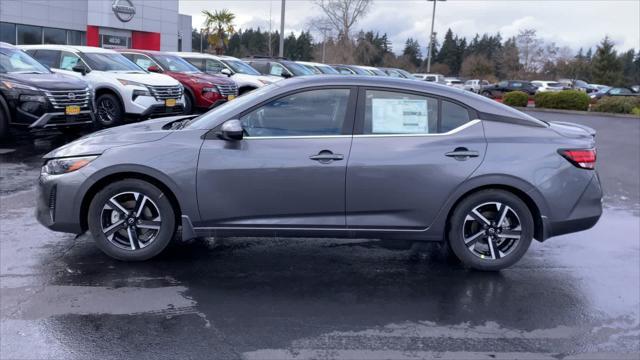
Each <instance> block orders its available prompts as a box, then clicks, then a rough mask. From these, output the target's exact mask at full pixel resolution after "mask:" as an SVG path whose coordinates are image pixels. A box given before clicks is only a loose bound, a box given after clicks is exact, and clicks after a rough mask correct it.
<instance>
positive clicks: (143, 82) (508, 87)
mask: <svg viewBox="0 0 640 360" xmlns="http://www.w3.org/2000/svg"><path fill="white" fill-rule="evenodd" d="M308 75H359V76H387V77H395V78H400V79H406V80H411V81H430V82H434V83H441V84H446V85H449V86H452V87H456V88H460V89H465V90H469V91H473V92H476V93H479V94H482V95H485V96H488V97H492V98H498V97H501V96H502V94H504V93H505V92H509V91H515V90H520V91H524V92H526V93H528V94H530V95H534V94H535V93H537V92H542V91H560V90H563V89H568V88H581V89H582V88H584V89H585V90H584V91H586V92H588V93H591V96H592V97H601V96H607V95H618V94H620V95H633V94H637V90H634V89H631V88H630V89H625V88H608V87H601V88H598V90H597V91H596V90H594V89H595V88H592V87H589V88H587V87H584V86H583V84H582V83H584V82H580V81H573V82H571V81H570V82H569V83H564V82H562V81H558V82H549V81H533V82H528V81H519V80H510V81H501V82H499V83H497V84H489V82H487V81H486V80H479V79H472V80H467V81H466V82H462V81H461V80H459V79H457V78H445V77H444V76H442V75H440V74H411V73H409V72H407V71H405V70H403V69H397V68H376V67H371V66H359V65H348V64H331V65H328V64H322V63H315V62H304V61H291V60H288V59H283V58H272V57H251V58H245V59H238V58H234V57H231V56H217V55H212V54H203V53H191V52H173V53H172V52H160V51H148V50H136V49H121V50H117V51H116V50H110V49H103V48H99V47H89V46H71V45H22V46H19V47H16V46H13V45H10V44H6V43H0V137H5V136H7V135H8V133H9V129H10V127H11V126H23V127H28V128H31V129H41V128H50V127H57V128H60V129H62V130H63V131H66V130H75V129H77V128H78V127H77V125H89V124H91V125H94V126H96V127H98V128H102V127H110V126H115V125H119V124H121V123H123V122H124V121H125V120H132V119H133V120H139V119H146V118H150V117H160V116H169V115H176V114H191V113H193V112H202V111H207V110H208V109H211V108H214V107H216V106H218V105H220V104H222V103H224V102H227V101H230V100H233V99H234V98H235V97H237V96H240V95H242V94H244V93H247V92H249V91H252V90H254V89H256V88H259V87H262V86H265V85H269V84H272V83H274V82H277V81H280V80H283V79H285V78H290V77H294V76H308ZM585 84H586V83H585ZM587 85H588V84H587Z"/></svg>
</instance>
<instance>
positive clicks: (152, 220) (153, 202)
mask: <svg viewBox="0 0 640 360" xmlns="http://www.w3.org/2000/svg"><path fill="white" fill-rule="evenodd" d="M134 193H138V194H139V196H138V198H137V199H142V196H146V197H147V198H146V199H145V200H140V203H142V211H140V212H138V213H140V216H139V217H135V216H132V215H134V213H136V207H138V204H139V203H138V202H137V201H136V200H133V199H134V197H135V196H134ZM112 198H115V200H116V202H117V203H118V204H120V205H121V206H122V207H123V210H127V211H128V215H124V213H123V212H122V210H117V209H116V208H117V206H113V205H110V206H109V207H108V208H110V209H107V207H106V205H107V204H111V201H110V200H111V199H112ZM127 199H131V200H130V201H126V200H127ZM149 200H150V201H149ZM154 207H155V210H154ZM113 212H115V213H116V215H113ZM156 215H157V216H156ZM131 217H133V218H134V220H133V221H131V222H129V220H130V218H131ZM120 220H122V221H123V224H124V225H125V227H122V226H121V225H117V226H115V227H114V229H118V230H117V231H116V232H114V233H113V235H111V236H108V235H107V234H105V232H104V230H103V229H105V226H106V229H109V228H110V227H111V226H114V225H116V224H117V223H119V222H120ZM88 224H89V230H90V231H91V234H92V235H93V238H94V240H95V242H96V245H97V246H98V247H99V248H100V250H102V251H103V252H104V253H105V254H107V255H109V256H111V257H113V258H115V259H118V260H123V261H143V260H148V259H150V258H152V257H154V256H156V255H158V254H159V253H160V252H162V251H163V250H164V249H165V248H166V247H167V245H169V243H170V242H171V240H172V239H173V238H174V236H175V233H176V227H177V226H176V212H175V210H174V209H173V206H172V205H171V202H170V201H169V199H168V198H167V196H166V194H164V193H163V192H162V190H160V189H158V188H157V187H156V186H154V185H153V184H150V183H148V182H146V181H143V180H138V179H125V180H121V181H117V182H114V183H112V184H109V185H107V186H106V187H105V188H104V189H102V190H100V191H99V192H98V193H97V194H96V195H95V196H94V197H93V199H92V200H91V204H90V205H89V212H88ZM127 224H133V225H131V226H129V227H127V226H126V225H127ZM150 226H154V227H156V226H157V229H155V228H154V229H151V228H149V227H150ZM143 227H146V228H143ZM130 231H132V232H130ZM132 234H135V235H134V239H135V240H132ZM152 234H154V235H153V236H152ZM145 237H146V241H147V242H145Z"/></svg>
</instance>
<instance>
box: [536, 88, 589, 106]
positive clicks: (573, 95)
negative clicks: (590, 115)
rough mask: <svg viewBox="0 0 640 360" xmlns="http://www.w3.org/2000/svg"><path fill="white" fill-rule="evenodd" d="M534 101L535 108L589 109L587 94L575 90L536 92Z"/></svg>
mask: <svg viewBox="0 0 640 360" xmlns="http://www.w3.org/2000/svg"><path fill="white" fill-rule="evenodd" d="M535 102H536V107H537V108H547V109H564V110H582V111H586V110H589V96H588V95H587V94H586V93H583V92H582V91H577V90H563V91H560V92H554V93H550V92H546V93H538V94H536V97H535Z"/></svg>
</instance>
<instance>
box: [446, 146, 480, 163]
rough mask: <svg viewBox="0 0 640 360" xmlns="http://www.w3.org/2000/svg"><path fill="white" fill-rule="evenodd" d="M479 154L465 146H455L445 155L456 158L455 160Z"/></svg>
mask: <svg viewBox="0 0 640 360" xmlns="http://www.w3.org/2000/svg"><path fill="white" fill-rule="evenodd" d="M479 155H480V154H479V153H478V152H477V151H475V150H469V149H467V148H456V149H455V150H453V151H449V152H448V153H446V154H445V156H448V157H452V158H456V159H457V160H466V159H467V158H471V157H478V156H479Z"/></svg>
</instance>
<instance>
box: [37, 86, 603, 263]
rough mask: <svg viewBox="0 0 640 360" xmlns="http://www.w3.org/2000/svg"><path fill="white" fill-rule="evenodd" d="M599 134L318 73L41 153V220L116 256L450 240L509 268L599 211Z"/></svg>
mask: <svg viewBox="0 0 640 360" xmlns="http://www.w3.org/2000/svg"><path fill="white" fill-rule="evenodd" d="M594 137H595V132H594V131H593V130H592V129H590V128H587V127H584V126H581V125H574V124H569V123H546V122H543V121H540V120H537V119H535V118H533V117H531V116H529V115H526V114H524V113H521V112H519V111H517V110H514V109H512V108H509V107H507V106H504V105H502V104H499V103H497V102H495V101H491V100H489V99H486V98H484V97H482V96H479V95H475V94H472V93H469V92H463V91H460V90H458V89H452V88H449V87H445V86H440V85H434V84H429V83H427V82H419V81H406V80H402V79H394V78H391V77H386V78H381V77H361V76H331V75H327V76H318V77H315V76H314V77H299V78H292V79H288V80H284V81H281V82H278V83H274V84H272V85H268V86H265V87H262V88H260V89H257V90H255V91H253V92H251V93H249V94H247V95H245V96H242V97H240V98H238V99H236V100H233V101H230V102H228V103H225V104H224V105H222V106H220V107H217V108H215V109H213V110H211V111H209V112H208V113H206V114H204V115H201V116H199V117H194V116H180V117H173V118H171V119H169V118H164V119H159V120H149V121H146V122H143V123H139V124H130V125H125V126H121V127H117V128H112V129H109V130H104V131H100V132H97V133H94V134H92V135H89V136H86V137H84V138H81V139H79V140H76V141H75V142H72V143H70V144H67V145H65V146H62V147H61V148H58V149H56V150H54V151H52V152H50V153H49V154H47V155H46V156H45V159H46V163H45V165H44V166H43V168H42V174H41V176H40V180H39V194H38V206H37V217H38V220H39V221H40V222H41V223H42V224H44V225H45V226H47V227H49V228H50V229H52V230H56V231H64V232H72V233H81V232H84V231H86V230H90V231H91V234H93V237H94V239H95V241H96V244H97V245H98V247H100V249H102V250H103V251H104V252H105V253H107V254H108V255H110V256H112V257H114V258H118V259H122V260H145V259H149V258H151V257H153V256H155V255H157V254H158V253H160V252H161V251H162V250H163V249H165V248H166V246H167V245H168V244H169V242H170V241H171V240H172V239H173V238H174V235H175V234H176V231H177V230H178V228H179V227H180V229H181V232H182V238H184V239H189V238H193V237H197V236H278V237H355V238H385V239H402V240H416V241H418V240H420V241H446V242H447V243H448V244H449V245H450V247H451V249H452V250H453V252H454V253H455V254H456V255H457V256H458V258H460V259H461V260H462V261H463V262H464V263H465V264H467V265H468V266H470V267H473V268H476V269H482V270H499V269H503V268H505V267H507V266H510V265H512V264H513V263H515V262H516V261H517V260H518V259H520V258H521V257H522V256H523V255H524V253H525V252H526V251H527V248H528V247H529V245H530V243H531V240H532V239H534V238H535V239H537V240H539V241H544V240H546V239H548V238H549V237H551V236H555V235H559V234H564V233H569V232H574V231H580V230H585V229H588V228H590V227H591V226H593V225H594V224H595V223H596V222H597V221H598V219H599V217H600V215H601V212H602V205H601V198H602V190H601V187H600V182H599V180H598V175H597V173H596V171H595V170H594V167H595V160H596V153H595V140H594Z"/></svg>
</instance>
